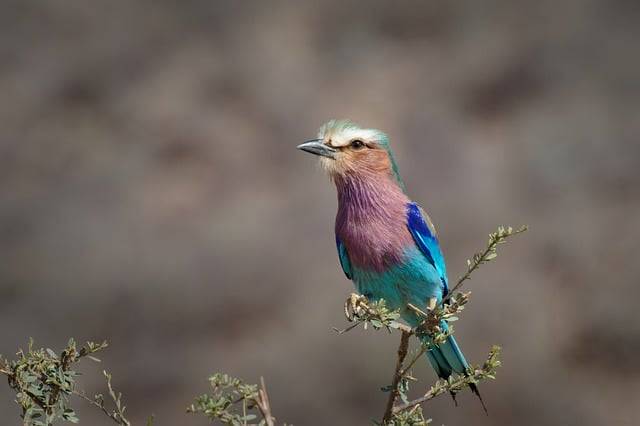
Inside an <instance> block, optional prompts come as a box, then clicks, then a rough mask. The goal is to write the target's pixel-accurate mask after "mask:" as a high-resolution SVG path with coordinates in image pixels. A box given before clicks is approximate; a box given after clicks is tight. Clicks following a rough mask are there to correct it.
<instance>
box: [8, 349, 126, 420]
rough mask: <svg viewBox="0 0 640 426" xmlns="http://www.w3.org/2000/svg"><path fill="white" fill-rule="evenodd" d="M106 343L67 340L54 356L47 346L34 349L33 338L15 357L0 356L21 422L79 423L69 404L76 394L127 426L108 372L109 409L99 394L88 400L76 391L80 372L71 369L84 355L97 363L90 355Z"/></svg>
mask: <svg viewBox="0 0 640 426" xmlns="http://www.w3.org/2000/svg"><path fill="white" fill-rule="evenodd" d="M107 346H108V344H107V342H102V343H94V342H87V344H86V346H83V347H81V348H78V346H77V345H76V342H75V340H73V339H69V342H68V343H67V346H66V347H65V348H64V349H63V350H62V351H61V352H60V355H57V354H56V352H55V351H54V350H52V349H49V348H47V349H44V348H38V349H35V348H34V342H33V340H30V341H29V346H28V348H27V350H26V351H24V350H22V349H20V350H18V352H17V353H16V356H17V358H16V359H15V360H12V361H9V360H6V359H5V358H3V357H1V356H0V373H1V374H4V375H6V376H7V379H8V381H9V386H10V387H11V388H12V389H13V390H14V391H15V392H16V399H15V401H16V403H17V404H18V405H19V406H20V408H21V409H22V413H21V414H20V417H21V418H22V420H23V425H24V426H27V425H29V426H49V425H52V424H54V423H56V422H58V421H68V422H71V423H78V421H79V420H78V417H77V416H76V413H75V411H74V409H73V408H72V407H71V403H70V397H71V396H72V395H76V396H79V397H81V398H83V399H85V400H88V401H89V402H91V403H93V405H96V406H98V407H100V408H101V409H102V410H103V411H104V412H105V413H106V414H107V415H108V416H109V417H110V418H111V419H112V420H114V421H115V422H116V423H118V424H120V425H125V426H129V425H130V423H129V421H128V420H127V419H126V418H125V417H124V410H125V407H124V406H123V405H122V403H121V401H120V399H121V396H120V394H118V395H116V393H115V392H114V391H113V388H112V387H111V376H110V375H109V374H107V373H106V372H104V375H105V377H106V378H107V385H108V388H109V395H110V396H111V398H112V399H113V402H114V404H115V406H116V407H115V409H114V411H112V412H110V411H109V410H107V408H106V407H105V403H104V398H103V397H102V395H96V396H95V397H94V399H90V398H88V397H87V396H86V395H85V394H84V392H79V391H77V390H76V377H77V376H78V375H79V374H78V373H77V372H76V371H75V370H74V369H73V367H74V366H75V364H77V363H78V362H79V361H80V360H81V359H82V358H85V357H86V358H89V359H92V360H94V361H98V362H99V361H100V360H99V359H97V358H95V357H94V356H93V355H92V354H95V353H96V352H99V351H101V350H103V349H105V348H106V347H107Z"/></svg>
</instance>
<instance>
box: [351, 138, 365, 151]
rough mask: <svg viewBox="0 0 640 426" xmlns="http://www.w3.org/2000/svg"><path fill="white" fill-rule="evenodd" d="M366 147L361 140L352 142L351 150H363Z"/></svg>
mask: <svg viewBox="0 0 640 426" xmlns="http://www.w3.org/2000/svg"><path fill="white" fill-rule="evenodd" d="M364 147H365V144H364V142H362V141H361V140H360V139H356V140H353V141H351V148H353V149H362V148H364Z"/></svg>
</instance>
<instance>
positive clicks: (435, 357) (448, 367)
mask: <svg viewBox="0 0 640 426" xmlns="http://www.w3.org/2000/svg"><path fill="white" fill-rule="evenodd" d="M444 326H445V327H446V324H444ZM423 339H425V343H428V342H429V338H428V337H424V338H423ZM427 358H428V359H429V363H430V364H431V366H432V367H433V369H434V370H435V371H436V374H438V377H440V378H441V379H445V380H446V379H448V378H449V376H451V375H452V374H463V375H467V374H468V372H467V370H468V368H469V363H468V362H467V360H466V359H465V357H464V355H463V354H462V351H461V350H460V347H459V346H458V343H457V342H456V339H455V338H454V337H453V336H449V337H447V340H446V341H445V342H444V343H442V344H440V345H438V346H435V347H432V348H431V349H429V350H428V351H427ZM469 388H470V389H471V392H473V393H474V394H475V395H476V396H477V397H478V399H479V400H480V403H481V404H482V408H483V409H484V411H485V413H487V414H488V412H487V407H486V406H485V404H484V401H483V400H482V396H480V391H479V390H478V386H477V385H476V384H475V383H470V384H469ZM451 397H452V398H453V402H454V403H456V405H457V402H456V394H455V392H451Z"/></svg>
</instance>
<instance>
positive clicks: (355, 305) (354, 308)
mask: <svg viewBox="0 0 640 426" xmlns="http://www.w3.org/2000/svg"><path fill="white" fill-rule="evenodd" d="M367 302H368V300H367V298H366V297H364V296H362V295H360V294H355V293H351V295H350V296H349V297H348V298H347V300H346V301H345V302H344V315H345V316H346V317H347V320H349V321H353V320H354V319H355V317H357V316H361V315H362V314H364V313H365V312H367V311H368V309H369V306H368V305H367Z"/></svg>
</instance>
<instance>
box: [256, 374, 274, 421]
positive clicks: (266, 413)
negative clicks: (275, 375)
mask: <svg viewBox="0 0 640 426" xmlns="http://www.w3.org/2000/svg"><path fill="white" fill-rule="evenodd" d="M256 403H257V404H258V409H259V410H260V413H261V414H262V417H264V420H265V422H266V423H267V426H274V425H275V418H274V417H273V416H272V415H271V404H270V403H269V394H267V386H266V385H265V383H264V377H260V389H259V390H258V398H257V399H256Z"/></svg>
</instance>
